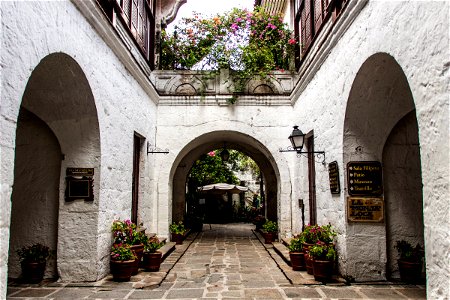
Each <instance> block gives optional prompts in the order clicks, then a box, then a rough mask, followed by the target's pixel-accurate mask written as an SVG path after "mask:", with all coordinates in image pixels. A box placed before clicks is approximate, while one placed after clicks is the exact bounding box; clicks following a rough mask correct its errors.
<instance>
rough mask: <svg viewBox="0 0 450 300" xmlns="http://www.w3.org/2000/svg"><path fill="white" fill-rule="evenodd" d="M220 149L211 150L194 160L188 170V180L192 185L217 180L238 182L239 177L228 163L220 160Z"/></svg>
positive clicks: (231, 182)
mask: <svg viewBox="0 0 450 300" xmlns="http://www.w3.org/2000/svg"><path fill="white" fill-rule="evenodd" d="M220 151H221V150H215V151H211V152H209V153H208V154H204V155H202V156H201V157H200V158H199V159H198V160H196V161H195V162H194V165H193V166H192V168H191V171H190V172H189V180H191V184H192V185H194V186H197V187H199V186H203V185H207V184H212V183H218V182H224V183H230V184H239V179H238V178H237V177H236V175H234V173H233V171H232V170H230V168H229V167H228V163H223V162H222V159H221V158H220V155H219V153H220ZM230 159H231V157H230Z"/></svg>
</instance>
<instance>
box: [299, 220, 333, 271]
mask: <svg viewBox="0 0 450 300" xmlns="http://www.w3.org/2000/svg"><path fill="white" fill-rule="evenodd" d="M336 235H337V232H336V231H335V230H334V228H333V227H332V225H331V224H328V225H322V226H320V225H317V224H316V225H309V224H308V225H307V226H305V229H304V230H303V231H302V233H301V234H300V236H301V238H302V239H303V252H304V255H305V263H306V271H307V273H308V274H310V275H313V261H312V259H311V257H310V256H309V249H310V248H311V247H312V246H313V245H315V244H316V243H317V242H318V241H322V242H324V243H326V244H329V243H332V242H333V239H334V237H335V236H336Z"/></svg>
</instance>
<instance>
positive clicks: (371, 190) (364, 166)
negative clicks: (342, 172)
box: [347, 161, 383, 197]
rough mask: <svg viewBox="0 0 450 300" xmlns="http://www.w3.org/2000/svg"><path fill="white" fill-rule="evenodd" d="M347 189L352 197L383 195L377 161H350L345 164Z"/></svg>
mask: <svg viewBox="0 0 450 300" xmlns="http://www.w3.org/2000/svg"><path fill="white" fill-rule="evenodd" d="M347 188H348V193H349V195H352V196H369V197H370V196H380V195H382V194H383V178H382V168H381V163H380V162H379V161H351V162H349V163H348V164H347Z"/></svg>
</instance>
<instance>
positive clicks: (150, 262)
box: [142, 251, 162, 272]
mask: <svg viewBox="0 0 450 300" xmlns="http://www.w3.org/2000/svg"><path fill="white" fill-rule="evenodd" d="M161 258H162V253H161V252H158V251H156V252H144V256H143V263H142V267H143V268H144V269H145V270H146V271H150V272H157V271H159V268H160V266H161Z"/></svg>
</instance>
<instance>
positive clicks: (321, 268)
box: [313, 260, 334, 282]
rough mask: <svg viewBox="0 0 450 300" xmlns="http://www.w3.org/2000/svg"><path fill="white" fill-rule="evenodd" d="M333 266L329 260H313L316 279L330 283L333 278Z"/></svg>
mask: <svg viewBox="0 0 450 300" xmlns="http://www.w3.org/2000/svg"><path fill="white" fill-rule="evenodd" d="M333 264H334V263H333V262H332V261H329V260H313V275H314V279H315V280H317V281H321V282H330V281H331V277H332V276H333Z"/></svg>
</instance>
